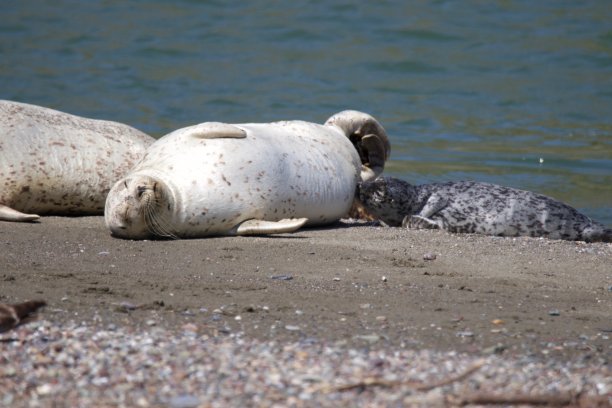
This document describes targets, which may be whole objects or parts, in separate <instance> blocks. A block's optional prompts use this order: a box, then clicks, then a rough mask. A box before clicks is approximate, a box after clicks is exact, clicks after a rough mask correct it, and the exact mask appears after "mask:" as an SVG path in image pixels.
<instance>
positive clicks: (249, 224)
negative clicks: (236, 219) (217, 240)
mask: <svg viewBox="0 0 612 408" xmlns="http://www.w3.org/2000/svg"><path fill="white" fill-rule="evenodd" d="M306 221H308V218H285V219H283V220H280V221H264V220H255V219H253V220H247V221H245V222H243V223H242V224H240V225H238V226H237V227H235V231H234V233H235V234H236V235H266V234H282V233H284V232H294V231H296V230H298V229H299V228H300V227H301V226H303V225H304V224H306Z"/></svg>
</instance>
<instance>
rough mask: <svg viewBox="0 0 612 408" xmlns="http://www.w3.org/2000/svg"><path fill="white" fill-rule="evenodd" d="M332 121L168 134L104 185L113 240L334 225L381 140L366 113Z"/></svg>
mask: <svg viewBox="0 0 612 408" xmlns="http://www.w3.org/2000/svg"><path fill="white" fill-rule="evenodd" d="M332 119H333V121H331V122H330V121H328V124H326V125H319V124H315V123H309V122H303V121H288V122H275V123H247V124H237V125H232V124H226V123H218V122H206V123H201V124H199V125H195V126H190V127H187V128H183V129H179V130H177V131H174V132H172V133H170V134H168V135H166V136H164V137H162V138H160V139H159V140H158V141H156V142H155V143H154V144H153V145H152V146H150V147H149V148H148V150H147V153H146V155H145V157H144V158H143V160H142V161H141V162H140V163H138V165H137V166H136V167H135V168H134V169H132V170H131V171H130V173H129V174H128V175H126V176H125V178H123V179H122V180H119V181H118V182H117V183H116V184H115V185H114V187H113V188H112V189H111V191H110V193H109V195H108V199H107V202H106V210H105V219H106V224H107V226H108V227H109V229H110V230H111V234H112V235H113V236H116V237H120V238H127V239H146V238H154V237H168V238H196V237H206V236H211V235H250V234H272V233H281V232H291V231H294V230H296V229H298V228H300V227H301V226H302V225H304V224H308V225H322V224H327V223H330V222H333V221H336V220H338V219H339V218H341V217H343V216H345V215H346V214H347V212H348V210H349V208H350V207H351V204H352V202H353V200H354V194H355V189H356V187H357V183H358V182H359V181H361V180H369V179H371V178H372V177H376V176H377V175H378V174H379V173H380V172H381V171H382V169H383V167H384V162H385V160H386V158H387V157H388V139H387V136H386V133H385V132H384V129H383V128H382V126H380V124H378V122H377V121H376V119H374V118H373V117H371V116H370V115H367V114H364V113H361V112H355V111H345V112H341V113H339V114H338V115H334V117H332ZM330 120H331V119H330ZM362 160H363V161H362Z"/></svg>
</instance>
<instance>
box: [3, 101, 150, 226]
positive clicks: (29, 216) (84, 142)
mask: <svg viewBox="0 0 612 408" xmlns="http://www.w3.org/2000/svg"><path fill="white" fill-rule="evenodd" d="M153 141H154V139H153V138H152V137H150V136H148V135H146V134H144V133H142V132H140V131H138V130H136V129H134V128H132V127H130V126H127V125H123V124H121V123H116V122H109V121H103V120H94V119H86V118H82V117H78V116H74V115H70V114H68V113H63V112H59V111H56V110H52V109H48V108H43V107H40V106H35V105H29V104H25V103H19V102H12V101H0V220H4V221H35V220H37V219H39V218H40V215H42V214H52V215H93V214H102V212H103V211H104V203H105V200H106V194H107V193H108V191H109V190H110V188H111V186H112V185H113V184H114V182H115V181H117V180H118V179H120V178H121V177H123V175H124V174H125V173H126V172H127V171H128V170H129V169H130V168H131V167H132V166H133V165H134V164H136V162H137V161H138V160H140V159H141V158H142V156H143V155H144V151H145V148H146V147H147V146H149V145H150V144H151V143H153Z"/></svg>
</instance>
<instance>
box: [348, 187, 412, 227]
mask: <svg viewBox="0 0 612 408" xmlns="http://www.w3.org/2000/svg"><path fill="white" fill-rule="evenodd" d="M413 191H414V186H413V185H412V184H410V183H407V182H405V181H403V180H400V179H396V178H392V177H379V178H377V179H374V180H372V181H368V182H365V183H359V184H358V185H357V189H356V191H355V198H356V199H357V200H358V201H359V202H360V203H361V205H363V207H364V208H365V209H366V211H368V212H369V213H370V214H372V215H373V216H374V217H375V218H377V219H379V220H381V221H383V222H384V223H385V224H387V225H389V226H400V225H402V221H403V219H404V217H405V216H406V215H408V213H409V212H410V211H411V209H412V206H413V200H414V198H415V195H414V193H413Z"/></svg>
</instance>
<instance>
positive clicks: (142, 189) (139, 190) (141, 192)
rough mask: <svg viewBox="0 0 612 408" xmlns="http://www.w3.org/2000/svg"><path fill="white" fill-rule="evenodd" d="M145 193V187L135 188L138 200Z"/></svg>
mask: <svg viewBox="0 0 612 408" xmlns="http://www.w3.org/2000/svg"><path fill="white" fill-rule="evenodd" d="M145 191H147V188H146V187H145V186H138V187H137V188H136V193H137V194H138V198H140V197H142V195H143V194H144V192H145Z"/></svg>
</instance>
